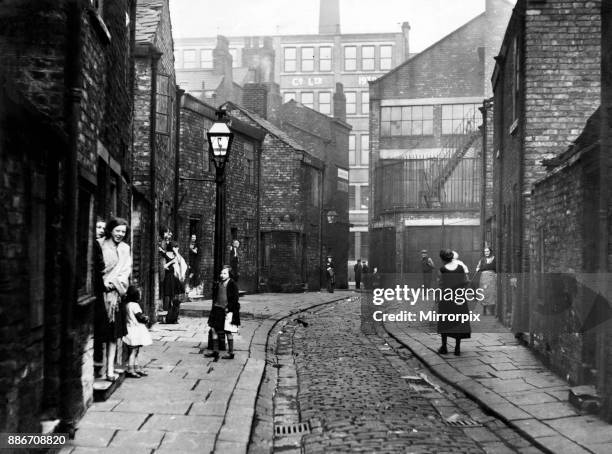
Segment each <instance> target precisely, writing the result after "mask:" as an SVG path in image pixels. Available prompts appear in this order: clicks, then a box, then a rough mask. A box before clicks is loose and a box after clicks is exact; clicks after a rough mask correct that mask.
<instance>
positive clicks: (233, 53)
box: [229, 49, 240, 68]
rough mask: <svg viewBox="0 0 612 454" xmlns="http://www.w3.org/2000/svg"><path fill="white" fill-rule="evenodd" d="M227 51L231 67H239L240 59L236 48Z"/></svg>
mask: <svg viewBox="0 0 612 454" xmlns="http://www.w3.org/2000/svg"><path fill="white" fill-rule="evenodd" d="M229 53H230V55H231V56H232V68H239V67H240V59H239V57H238V49H230V50H229Z"/></svg>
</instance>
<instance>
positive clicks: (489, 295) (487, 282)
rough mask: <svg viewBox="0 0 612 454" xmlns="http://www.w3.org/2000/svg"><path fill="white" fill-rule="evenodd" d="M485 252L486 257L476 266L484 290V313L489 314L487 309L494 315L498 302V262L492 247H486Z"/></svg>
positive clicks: (480, 285)
mask: <svg viewBox="0 0 612 454" xmlns="http://www.w3.org/2000/svg"><path fill="white" fill-rule="evenodd" d="M483 254H484V257H483V258H481V259H480V261H479V262H478V266H477V267H476V272H477V273H478V272H480V284H479V287H480V288H482V289H483V291H484V299H483V300H482V315H487V309H488V312H489V314H490V315H493V313H494V311H495V304H496V302H497V264H496V263H495V256H494V255H493V251H492V250H491V248H490V247H485V248H484V250H483Z"/></svg>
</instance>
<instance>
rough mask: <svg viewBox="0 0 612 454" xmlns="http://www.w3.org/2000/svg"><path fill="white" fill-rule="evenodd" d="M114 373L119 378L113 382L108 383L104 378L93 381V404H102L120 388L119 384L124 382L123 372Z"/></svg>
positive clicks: (116, 371)
mask: <svg viewBox="0 0 612 454" xmlns="http://www.w3.org/2000/svg"><path fill="white" fill-rule="evenodd" d="M115 373H117V374H118V375H119V378H118V379H117V380H115V381H114V382H110V381H108V380H106V379H104V378H96V379H95V380H94V384H93V390H94V402H104V401H106V400H108V398H109V397H110V396H112V395H113V393H114V392H115V391H116V390H117V389H118V388H119V387H120V386H121V383H123V380H125V371H119V370H117V369H115Z"/></svg>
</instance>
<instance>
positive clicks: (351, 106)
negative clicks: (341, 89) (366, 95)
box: [344, 91, 357, 115]
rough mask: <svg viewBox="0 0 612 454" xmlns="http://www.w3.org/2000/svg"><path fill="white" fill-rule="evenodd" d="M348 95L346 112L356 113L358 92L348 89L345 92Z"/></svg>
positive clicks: (348, 113)
mask: <svg viewBox="0 0 612 454" xmlns="http://www.w3.org/2000/svg"><path fill="white" fill-rule="evenodd" d="M344 96H345V97H346V114H347V115H354V114H356V113H357V93H355V92H354V91H347V92H345V93H344Z"/></svg>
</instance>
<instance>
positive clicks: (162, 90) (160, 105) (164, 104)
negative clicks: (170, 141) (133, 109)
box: [156, 74, 170, 134]
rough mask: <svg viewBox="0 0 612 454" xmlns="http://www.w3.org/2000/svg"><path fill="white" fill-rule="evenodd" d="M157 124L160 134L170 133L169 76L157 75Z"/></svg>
mask: <svg viewBox="0 0 612 454" xmlns="http://www.w3.org/2000/svg"><path fill="white" fill-rule="evenodd" d="M156 114H157V124H156V131H157V132H158V133H161V134H169V133H170V77H168V76H166V75H164V74H158V75H157V106H156Z"/></svg>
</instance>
